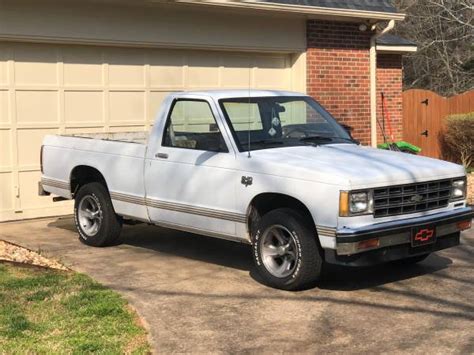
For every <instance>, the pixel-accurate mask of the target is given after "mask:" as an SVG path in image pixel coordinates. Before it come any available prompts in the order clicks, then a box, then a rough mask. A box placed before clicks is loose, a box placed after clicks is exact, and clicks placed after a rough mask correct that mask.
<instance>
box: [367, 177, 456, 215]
mask: <svg viewBox="0 0 474 355" xmlns="http://www.w3.org/2000/svg"><path fill="white" fill-rule="evenodd" d="M450 196H451V180H439V181H428V182H423V183H416V184H407V185H398V186H387V187H381V188H376V189H374V217H376V218H377V217H387V216H396V215H400V214H407V213H416V212H422V211H428V210H433V209H436V208H442V207H446V206H447V205H448V203H449V198H450Z"/></svg>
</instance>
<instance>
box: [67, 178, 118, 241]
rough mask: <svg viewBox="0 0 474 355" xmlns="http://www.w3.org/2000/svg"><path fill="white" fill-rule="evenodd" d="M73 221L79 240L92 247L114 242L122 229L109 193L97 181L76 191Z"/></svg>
mask: <svg viewBox="0 0 474 355" xmlns="http://www.w3.org/2000/svg"><path fill="white" fill-rule="evenodd" d="M74 221H75V223H76V228H77V231H78V233H79V240H80V241H81V242H83V243H84V244H87V245H90V246H94V247H104V246H109V245H112V244H114V243H115V242H116V240H117V239H118V237H119V236H120V232H121V230H122V221H121V219H120V217H119V216H117V215H116V214H115V211H114V207H113V205H112V201H111V200H110V196H109V193H108V191H107V189H106V188H105V187H104V185H102V184H100V183H98V182H91V183H89V184H86V185H83V186H81V188H80V189H79V191H78V192H77V194H76V196H75V202H74Z"/></svg>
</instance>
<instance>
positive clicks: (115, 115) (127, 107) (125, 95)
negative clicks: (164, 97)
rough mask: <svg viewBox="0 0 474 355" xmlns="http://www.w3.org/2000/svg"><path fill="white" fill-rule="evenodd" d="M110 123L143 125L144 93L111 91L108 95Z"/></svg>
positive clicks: (144, 119)
mask: <svg viewBox="0 0 474 355" xmlns="http://www.w3.org/2000/svg"><path fill="white" fill-rule="evenodd" d="M109 104H110V107H109V111H110V122H112V123H114V122H143V123H145V121H146V118H145V92H129V91H112V92H110V94H109Z"/></svg>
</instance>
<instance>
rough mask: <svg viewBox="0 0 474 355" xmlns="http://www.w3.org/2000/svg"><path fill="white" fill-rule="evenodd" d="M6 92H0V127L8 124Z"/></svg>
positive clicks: (8, 104)
mask: <svg viewBox="0 0 474 355" xmlns="http://www.w3.org/2000/svg"><path fill="white" fill-rule="evenodd" d="M9 108H10V102H9V100H8V91H7V90H0V125H2V124H8V123H10V116H9V114H8V111H9Z"/></svg>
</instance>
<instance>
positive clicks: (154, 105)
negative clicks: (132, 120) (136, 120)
mask: <svg viewBox="0 0 474 355" xmlns="http://www.w3.org/2000/svg"><path fill="white" fill-rule="evenodd" d="M170 93H171V92H169V91H151V92H150V94H149V100H148V112H149V117H147V121H148V123H153V122H154V121H155V118H156V115H157V112H158V110H159V109H160V107H161V103H162V102H163V100H164V99H165V98H166V96H168V95H169V94H170Z"/></svg>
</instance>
